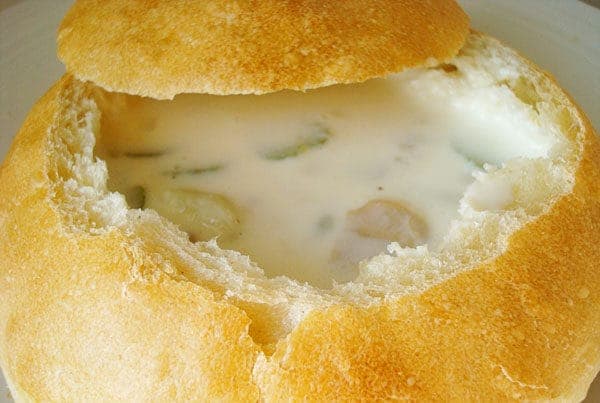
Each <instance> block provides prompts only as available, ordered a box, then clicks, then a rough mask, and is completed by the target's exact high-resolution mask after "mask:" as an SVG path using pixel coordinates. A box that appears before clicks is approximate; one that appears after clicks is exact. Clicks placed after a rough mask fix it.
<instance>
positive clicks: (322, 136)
mask: <svg viewBox="0 0 600 403" xmlns="http://www.w3.org/2000/svg"><path fill="white" fill-rule="evenodd" d="M330 137H331V131H330V130H329V129H328V128H326V127H324V126H322V125H320V124H318V125H314V127H313V130H312V132H311V133H310V134H308V135H305V136H303V137H301V138H300V139H299V140H298V141H297V142H296V143H294V144H292V145H289V146H285V147H281V148H276V149H272V150H269V151H267V152H265V153H264V154H263V157H264V158H266V159H268V160H271V161H280V160H284V159H286V158H291V157H297V156H299V155H300V154H304V153H305V152H307V151H309V150H311V149H313V148H316V147H320V146H322V145H323V144H325V143H327V141H329V138H330Z"/></svg>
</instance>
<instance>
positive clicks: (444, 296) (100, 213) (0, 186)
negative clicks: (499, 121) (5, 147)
mask: <svg viewBox="0 0 600 403" xmlns="http://www.w3.org/2000/svg"><path fill="white" fill-rule="evenodd" d="M83 3H86V4H87V3H92V2H87V1H86V2H81V4H83ZM142 3H144V2H142ZM432 3H434V2H432ZM78 4H79V3H78ZM110 4H113V7H117V6H116V4H117V2H111V3H110ZM123 4H124V3H123ZM128 4H129V3H128ZM131 4H136V3H133V2H132V3H131ZM153 4H154V3H153ZM77 7H78V6H76V8H75V10H77V9H78V8H77ZM157 7H158V8H160V6H157ZM353 7H359V8H357V10H360V6H357V5H354V6H353ZM79 9H80V10H81V8H79ZM442 9H443V8H442ZM81 12H83V11H81ZM97 12H100V11H97ZM74 13H75V11H73V12H72V13H71V16H73V15H74ZM118 15H121V16H123V15H129V17H128V18H136V17H137V15H136V13H134V12H132V11H131V10H130V11H129V14H127V13H126V12H125V11H123V13H121V14H118ZM357 15H358V13H357ZM97 18H98V21H101V20H103V18H102V17H101V16H100V15H99V16H98V17H97ZM107 18H108V17H107ZM69 21H70V22H69ZM76 21H77V20H76V19H72V20H67V22H66V23H65V25H63V34H62V38H63V40H64V38H65V34H64V30H65V28H64V27H68V26H69V24H78V23H77V22H76ZM440 23H441V22H440ZM401 25H402V24H401ZM458 36H460V34H458ZM98 38H100V37H98ZM436 41H437V40H436ZM436 41H433V42H436ZM457 41H458V39H457ZM65 43H66V42H64V41H63V43H62V45H61V46H62V47H63V50H62V52H63V58H64V59H65V60H67V65H68V66H69V68H73V70H74V73H75V74H76V75H77V76H78V77H80V78H82V79H92V80H94V81H96V80H97V83H98V84H99V85H101V86H102V87H104V88H108V89H111V88H118V89H119V90H121V91H127V92H132V93H135V94H146V95H147V94H151V95H152V96H155V97H158V98H161V97H166V98H168V97H171V96H173V95H175V94H176V93H178V92H186V91H209V92H215V93H231V92H233V93H236V92H257V93H260V92H265V91H272V90H275V89H278V88H297V87H302V86H304V85H305V86H306V87H311V86H320V85H326V84H328V83H332V82H347V81H353V80H363V79H366V78H368V77H370V76H372V75H377V74H385V73H388V72H390V71H396V70H397V69H402V68H404V67H408V66H412V65H413V64H412V63H413V62H402V66H400V67H399V66H398V65H396V66H395V67H393V68H391V70H388V69H387V68H386V69H384V70H377V71H370V72H369V73H368V74H364V75H363V73H362V72H361V73H357V74H358V75H353V73H352V69H349V70H344V71H345V73H344V74H346V73H347V74H348V75H347V76H346V75H344V76H343V77H342V78H340V76H336V78H331V77H329V78H327V79H323V78H322V77H323V76H322V75H319V74H316V76H319V77H320V78H319V79H318V80H316V81H311V79H299V78H298V77H299V76H294V75H290V76H289V77H293V78H290V80H289V81H285V83H284V82H283V81H272V82H269V81H268V80H267V81H266V82H267V83H268V84H265V86H262V85H263V84H262V81H261V79H260V77H261V76H260V75H258V76H249V75H231V74H233V73H232V71H233V70H231V66H225V67H224V70H223V71H225V72H227V73H226V74H225V75H224V76H223V77H224V78H223V80H222V81H221V80H220V78H214V76H213V78H209V79H207V81H206V82H203V81H199V82H200V83H201V84H199V85H198V86H195V87H194V86H192V85H191V84H190V83H191V82H194V83H196V82H198V81H196V79H197V77H198V76H202V74H200V75H196V76H194V77H192V76H185V75H183V77H190V78H189V81H188V80H187V79H183V80H182V83H184V84H182V85H183V86H184V87H177V86H175V87H172V86H171V84H170V83H166V81H164V80H165V78H164V77H166V76H162V77H163V78H162V79H161V78H157V79H156V80H157V81H156V82H154V81H153V80H154V78H152V77H153V76H152V75H151V73H143V72H142V73H140V74H139V75H138V77H139V78H137V79H132V80H130V81H129V80H128V79H125V80H122V81H119V78H118V77H117V76H118V73H117V71H118V70H113V69H112V67H111V66H110V65H103V66H104V67H106V72H107V73H106V77H108V78H106V80H104V79H101V78H97V77H96V76H93V77H92V76H88V75H86V73H84V72H83V71H84V69H85V68H86V67H85V66H84V64H81V65H79V64H77V65H78V66H82V67H81V69H82V70H79V68H76V67H73V66H75V64H73V65H69V61H68V58H67V57H65V54H66V53H65V52H66V51H65V50H64V46H65ZM453 43H454V42H453ZM236 46H237V45H236ZM432 46H433V45H432ZM452 46H454V45H452ZM456 46H459V45H456ZM381 49H383V48H381ZM446 51H447V52H449V53H448V54H444V55H443V57H442V58H445V57H446V56H449V55H450V54H452V52H453V51H452V50H448V49H446ZM77 52H78V51H75V53H77ZM119 52H120V51H119ZM376 54H378V53H376ZM83 55H84V53H81V56H82V57H81V59H80V60H82V62H83V60H84V59H85V57H83ZM429 56H431V54H429ZM429 56H428V57H429ZM315 57H316V56H315ZM360 57H361V58H362V57H366V58H370V57H372V56H369V55H368V54H362V56H360ZM98 60H100V59H98ZM369 60H371V59H369ZM424 62H425V58H421V59H420V60H419V61H418V62H417V61H414V63H424ZM95 63H99V62H91V61H90V66H93V67H91V70H90V71H95V72H96V73H98V74H99V75H98V77H100V75H102V74H104V73H103V72H101V71H104V67H99V66H100V65H98V64H95ZM261 63H262V62H261ZM314 63H316V64H318V62H317V61H314ZM365 63H368V60H367V61H365ZM109 64H110V63H109ZM309 65H310V64H309ZM428 65H431V68H422V69H420V71H422V72H424V73H423V74H436V75H442V76H444V77H447V78H448V83H449V85H448V88H449V91H459V90H460V88H462V86H466V87H469V88H475V89H477V90H480V91H481V92H482V93H484V94H488V91H489V94H490V96H495V95H493V94H497V93H502V94H504V95H503V96H506V97H510V98H511V99H512V100H514V102H517V103H519V105H520V107H519V108H520V109H519V110H515V111H514V113H515V114H517V113H520V111H522V110H524V111H526V116H527V117H528V123H527V124H531V125H537V126H538V127H540V128H542V129H543V130H544V132H545V133H547V136H548V138H551V139H552V144H553V146H552V147H551V148H550V149H549V151H548V153H547V154H546V155H544V156H543V157H539V158H517V159H514V160H511V161H508V162H507V163H506V164H504V165H503V166H501V167H497V169H493V170H487V171H486V172H485V174H482V175H481V177H480V178H478V179H477V180H476V181H475V183H474V184H473V186H471V187H469V189H468V190H467V192H466V193H465V196H464V197H463V199H462V200H461V206H460V218H459V219H458V220H457V221H456V222H454V223H453V225H452V228H451V230H450V233H449V234H448V236H447V237H446V240H445V243H444V245H443V246H442V247H441V248H440V249H439V250H436V251H429V250H428V249H427V248H425V247H416V248H400V247H398V246H392V247H391V248H390V251H389V252H390V253H389V254H382V255H379V256H376V257H374V258H372V259H370V260H369V261H368V262H366V263H365V264H364V265H361V269H360V273H359V275H358V277H357V278H356V279H354V280H353V281H350V282H347V283H343V284H335V285H334V286H333V287H332V288H331V289H320V288H317V287H313V286H311V285H309V284H306V283H300V282H297V281H295V280H293V279H290V278H287V277H276V278H267V277H266V276H265V275H264V274H263V272H262V270H261V269H260V268H259V267H257V266H256V265H255V264H253V263H252V262H251V261H250V260H249V259H248V257H247V256H244V255H242V254H240V253H237V252H235V251H227V250H222V249H220V248H219V247H218V245H217V243H216V242H214V241H211V242H198V243H192V242H190V241H189V239H188V236H187V234H185V233H183V232H182V231H181V230H179V229H178V227H177V226H175V225H174V224H173V223H170V222H169V221H168V220H166V219H165V218H163V217H161V216H160V215H159V214H157V213H156V212H155V211H152V210H149V209H145V210H140V209H131V208H129V207H128V206H127V204H126V201H125V198H124V197H123V195H121V194H119V193H116V192H112V191H110V190H109V189H108V187H107V176H108V171H107V168H106V164H105V163H104V162H103V161H102V160H100V159H99V158H98V157H97V156H96V155H95V154H94V145H95V141H96V137H97V136H101V131H102V127H101V125H102V120H101V115H102V108H103V102H104V101H103V100H104V99H105V96H106V91H105V90H102V89H100V88H98V87H96V85H94V84H92V83H85V82H82V81H79V80H78V79H76V78H74V77H73V76H72V75H70V74H69V75H66V76H65V77H64V78H63V79H61V80H60V81H59V82H58V83H57V84H56V85H55V86H54V87H53V88H52V89H51V90H50V91H49V92H48V93H47V94H46V95H45V96H44V97H43V98H42V99H41V100H40V101H39V102H38V103H37V104H36V106H35V107H34V108H33V110H32V111H31V113H30V115H29V117H28V118H27V120H26V122H25V123H24V125H23V127H22V129H21V131H20V132H19V134H18V135H17V137H16V139H15V141H14V144H13V146H12V148H11V150H10V152H9V154H8V156H7V158H6V160H5V161H4V163H3V165H2V167H1V169H0V229H1V231H0V255H1V256H2V259H1V261H0V295H1V296H2V304H0V335H1V337H0V364H1V365H2V369H3V371H4V374H5V376H6V379H7V382H8V384H9V386H10V388H11V391H12V392H13V394H14V396H15V397H16V398H17V399H18V400H86V401H87V400H101V401H105V400H167V399H169V400H173V399H175V400H207V399H224V400H225V399H226V400H244V401H246V400H249V401H253V400H271V401H272V400H284V399H285V400H290V399H292V400H323V401H329V400H366V399H373V400H375V399H386V400H387V399H410V400H551V399H556V400H573V401H575V400H580V399H582V398H583V397H584V396H585V393H586V390H587V388H588V386H589V384H590V383H591V381H592V380H593V378H594V376H595V374H596V373H597V372H598V370H599V368H600V327H599V326H598V323H600V293H599V291H598V290H600V276H598V262H599V261H600V248H598V245H600V227H599V225H598V223H600V186H599V184H600V145H599V144H598V140H597V138H596V136H595V133H594V131H593V129H592V127H591V125H590V123H589V122H588V120H587V118H586V117H585V115H584V114H583V113H582V112H581V111H580V110H579V109H578V108H577V106H576V105H575V104H574V103H573V102H572V100H570V99H569V97H568V96H567V95H566V94H565V93H564V92H563V91H562V90H561V89H560V87H559V86H558V85H557V84H556V83H555V82H554V81H553V79H552V78H550V77H549V76H548V75H546V74H545V73H543V72H541V71H540V70H539V69H537V68H536V67H535V66H533V65H531V64H530V63H529V62H527V61H526V60H525V59H523V58H521V57H519V56H518V55H517V54H515V53H514V52H513V51H512V50H510V49H508V48H507V47H505V46H503V45H502V44H500V43H499V42H497V41H496V40H494V39H492V38H489V37H486V36H484V35H481V34H477V33H471V34H470V35H469V36H468V38H467V41H466V44H465V45H464V47H463V48H462V49H461V51H460V53H459V54H458V55H457V56H456V57H455V58H453V59H451V60H448V63H447V64H443V65H437V66H435V65H434V64H433V63H428ZM171 66H174V64H172V65H171ZM352 66H354V64H353V65H352ZM298 68H300V67H298ZM159 70H160V69H159ZM165 71H167V70H165ZM165 71H163V72H160V73H159V76H160V74H174V73H172V71H171V70H168V71H169V73H165ZM200 71H203V70H200ZM314 71H315V70H310V69H309V70H308V72H307V75H308V76H310V77H312V74H313V72H314ZM408 73H410V72H408ZM123 74H124V76H126V77H129V75H130V74H137V73H134V72H132V71H129V70H126V71H125V73H123ZM240 74H242V73H240ZM243 74H247V72H244V73H243ZM248 74H249V73H248ZM253 74H254V73H253ZM157 77H158V76H157ZM230 77H231V78H232V81H231V82H232V83H233V84H231V86H228V84H227V82H228V80H229V78H230ZM246 79H248V82H250V83H253V84H252V85H256V86H255V87H252V85H251V84H248V86H244V85H246V84H245V83H242V82H244V81H245V80H246ZM110 80H113V81H110ZM115 80H116V81H115ZM144 80H145V81H144ZM161 80H163V81H161ZM109 81H110V83H109ZM173 81H177V80H173ZM128 82H131V83H133V84H131V85H132V86H131V87H128V86H127V85H128V84H123V83H128ZM111 83H114V84H111ZM140 83H141V84H140ZM240 83H242V84H240ZM113 85H114V87H113ZM440 90H441V89H440ZM132 99H134V101H135V98H132ZM133 103H135V102H133ZM501 108H502V105H501V104H498V109H499V110H500V109H501ZM478 112H479V111H478V110H474V111H472V113H478ZM496 185H498V186H505V185H507V186H508V188H509V189H510V192H511V198H510V200H509V201H507V202H505V203H502V204H501V205H494V206H491V207H490V204H489V203H487V202H485V199H486V196H487V195H488V193H489V192H493V189H494V187H495V186H496ZM482 200H483V201H482ZM492 204H493V203H492Z"/></svg>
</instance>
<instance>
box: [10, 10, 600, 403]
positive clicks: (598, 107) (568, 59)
mask: <svg viewBox="0 0 600 403" xmlns="http://www.w3.org/2000/svg"><path fill="white" fill-rule="evenodd" d="M595 1H596V0H593V1H591V3H594V2H595ZM459 2H460V3H461V4H462V6H463V7H464V8H465V9H466V10H467V13H468V14H469V15H470V16H471V19H472V26H473V27H474V28H475V29H478V30H481V31H484V32H487V33H489V34H491V35H493V36H496V37H498V38H500V39H502V40H503V41H504V42H505V43H507V44H509V45H511V46H512V47H514V48H516V49H517V50H519V51H521V52H522V53H523V54H525V55H527V56H528V57H529V58H530V59H531V60H533V61H535V62H536V63H538V64H539V65H540V66H542V67H543V68H544V69H546V70H548V71H551V72H552V73H553V74H554V75H555V76H556V77H557V79H558V81H559V82H560V83H561V85H562V86H563V87H564V88H566V89H567V90H568V91H569V92H570V93H571V94H572V95H573V96H574V98H575V100H576V101H577V102H578V103H579V104H580V105H582V107H583V109H584V110H585V111H586V112H587V114H588V116H589V117H590V119H591V120H592V123H593V124H594V126H595V127H596V128H597V129H600V10H598V9H595V8H593V7H592V6H589V5H586V4H584V3H581V2H579V1H577V0H502V1H495V0H459ZM70 4H71V0H0V159H2V158H3V156H4V154H5V153H6V151H7V150H8V147H9V145H10V142H11V141H12V137H13V136H14V134H15V133H16V131H17V130H18V128H19V127H20V125H21V123H22V122H23V119H24V118H25V115H26V113H27V111H28V110H29V109H30V108H31V106H32V105H33V103H34V102H35V100H36V99H38V98H39V97H40V96H41V95H43V93H44V92H45V91H46V89H48V88H49V86H50V85H51V84H52V83H53V82H54V81H55V80H56V79H57V78H58V77H60V75H61V74H62V73H63V71H64V69H63V67H62V65H61V64H60V63H59V62H58V60H57V59H56V56H55V42H54V41H55V31H56V27H57V26H58V23H59V21H60V19H61V17H62V15H63V14H64V13H65V11H66V10H67V8H68V6H69V5H70ZM0 303H1V302H0ZM9 401H10V400H9V394H8V390H7V389H6V386H5V384H4V380H3V379H2V378H0V403H5V402H9ZM586 401H589V402H592V401H594V402H600V378H597V379H596V381H595V383H594V385H593V386H592V390H591V392H590V394H589V396H588V399H586Z"/></svg>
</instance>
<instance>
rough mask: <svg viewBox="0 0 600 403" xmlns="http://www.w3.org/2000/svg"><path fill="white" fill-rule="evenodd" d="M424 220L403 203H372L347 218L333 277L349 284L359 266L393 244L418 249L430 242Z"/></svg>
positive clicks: (336, 247)
mask: <svg viewBox="0 0 600 403" xmlns="http://www.w3.org/2000/svg"><path fill="white" fill-rule="evenodd" d="M427 238H428V228H427V224H426V222H425V220H423V218H421V216H420V215H418V214H417V213H415V212H414V211H413V210H411V209H410V208H409V207H408V206H406V205H405V204H404V203H402V202H400V201H395V200H382V199H376V200H370V201H369V202H367V203H366V204H365V205H363V206H362V207H359V208H357V209H355V210H351V211H349V212H348V213H347V214H346V228H345V231H344V232H343V233H342V235H341V236H340V237H339V238H338V239H337V240H336V242H335V245H334V248H333V250H332V252H331V258H330V263H331V265H332V274H333V275H334V277H335V278H336V280H337V281H349V280H351V279H353V278H354V277H355V276H356V274H357V264H358V263H359V262H361V261H363V260H365V259H367V258H370V257H373V256H376V255H378V254H380V253H382V252H384V251H385V248H386V245H387V244H389V243H390V242H398V244H400V246H403V247H415V246H417V245H422V244H424V243H426V242H427Z"/></svg>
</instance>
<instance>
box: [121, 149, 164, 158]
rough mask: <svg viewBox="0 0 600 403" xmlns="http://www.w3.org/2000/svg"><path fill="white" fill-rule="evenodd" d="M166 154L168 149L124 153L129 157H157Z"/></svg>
mask: <svg viewBox="0 0 600 403" xmlns="http://www.w3.org/2000/svg"><path fill="white" fill-rule="evenodd" d="M165 154H166V151H128V152H125V153H123V155H124V156H125V157H127V158H156V157H161V156H163V155H165Z"/></svg>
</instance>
